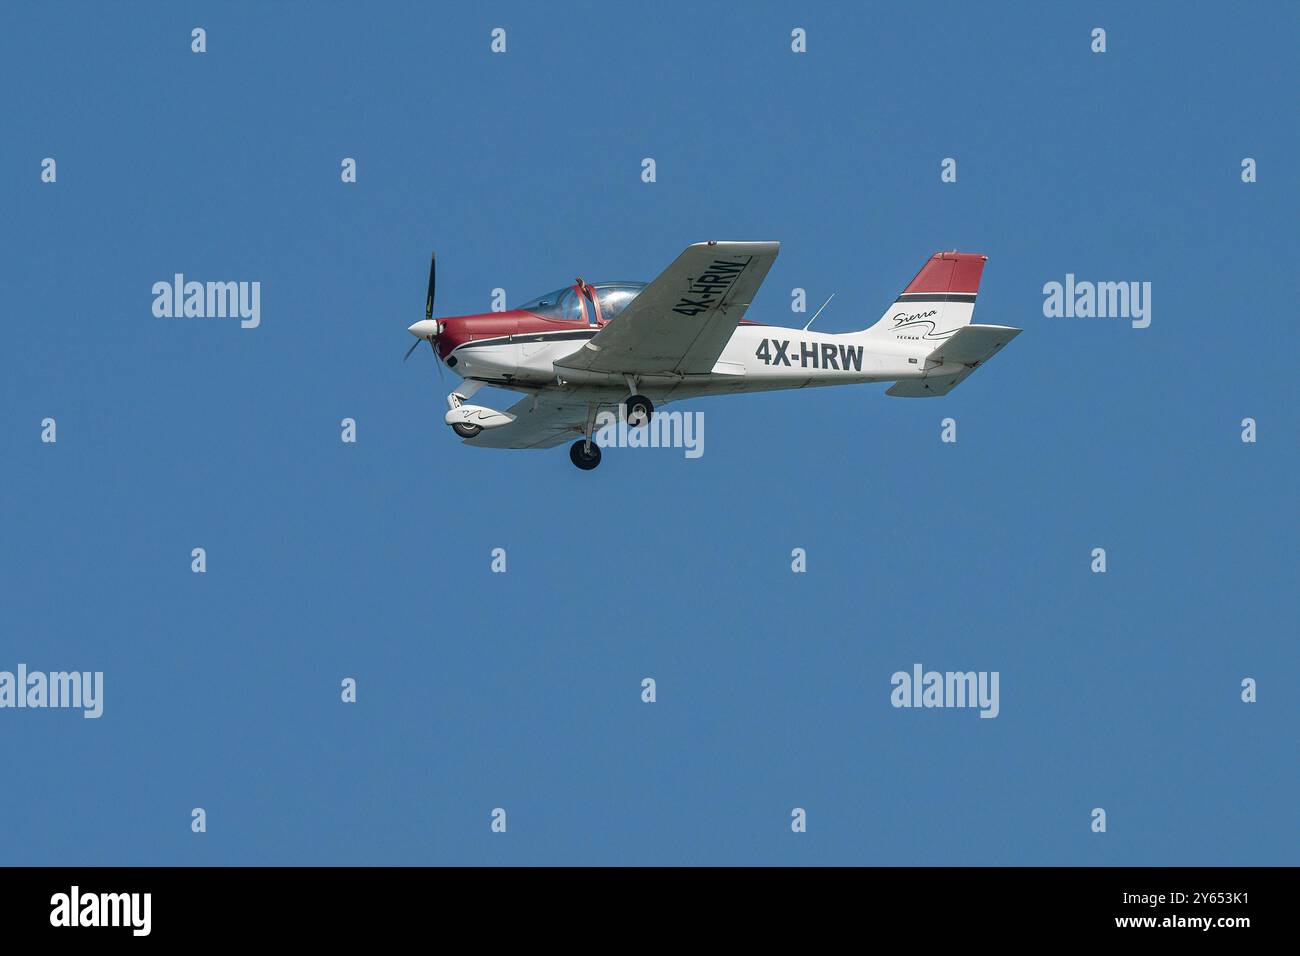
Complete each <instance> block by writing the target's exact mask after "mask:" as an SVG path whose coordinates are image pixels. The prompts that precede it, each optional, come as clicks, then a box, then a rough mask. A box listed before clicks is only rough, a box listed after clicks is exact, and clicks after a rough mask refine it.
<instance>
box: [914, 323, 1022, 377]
mask: <svg viewBox="0 0 1300 956" xmlns="http://www.w3.org/2000/svg"><path fill="white" fill-rule="evenodd" d="M1019 334H1020V329H1013V328H1010V327H1009V326H1006V325H967V326H964V327H963V328H960V329H958V330H957V331H956V332H954V333H953V334H952V336H951V337H949V339H948V341H947V342H944V343H943V345H940V346H939V347H938V348H937V349H935V350H934V351H933V352H931V353H930V354H929V355H927V356H926V358H925V361H926V364H927V365H929V364H931V363H932V362H941V363H942V362H955V363H956V364H958V365H970V366H972V367H973V366H976V365H979V364H980V362H984V361H987V360H988V359H990V358H992V357H993V354H994V353H995V352H997V350H998V349H1000V348H1002V346H1004V345H1006V344H1007V343H1008V342H1010V341H1011V340H1012V339H1014V338H1015V337H1016V336H1017V335H1019Z"/></svg>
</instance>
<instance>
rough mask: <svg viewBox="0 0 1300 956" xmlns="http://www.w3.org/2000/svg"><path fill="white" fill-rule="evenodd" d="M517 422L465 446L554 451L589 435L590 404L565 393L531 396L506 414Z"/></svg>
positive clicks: (487, 432) (486, 432)
mask: <svg viewBox="0 0 1300 956" xmlns="http://www.w3.org/2000/svg"><path fill="white" fill-rule="evenodd" d="M506 414H507V415H509V416H510V417H511V418H513V419H514V421H512V422H510V424H508V425H501V426H500V427H498V428H485V429H483V431H481V432H479V433H478V434H477V435H475V436H474V437H473V438H466V439H465V444H467V445H474V446H476V447H479V448H554V447H555V446H556V445H559V444H563V443H564V442H566V441H571V440H573V439H574V438H577V437H581V436H582V435H583V434H585V430H586V426H587V403H586V402H585V401H574V400H572V399H571V398H569V397H567V396H565V395H563V394H555V395H547V394H545V393H543V394H541V395H536V396H533V395H529V396H527V397H525V398H522V399H520V400H519V401H517V402H515V404H513V405H511V406H510V408H509V409H508V410H507V411H506Z"/></svg>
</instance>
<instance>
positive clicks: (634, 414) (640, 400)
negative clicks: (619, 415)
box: [623, 395, 655, 428]
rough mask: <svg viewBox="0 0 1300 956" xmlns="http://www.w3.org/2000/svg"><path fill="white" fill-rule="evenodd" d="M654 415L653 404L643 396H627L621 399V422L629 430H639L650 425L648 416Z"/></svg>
mask: <svg viewBox="0 0 1300 956" xmlns="http://www.w3.org/2000/svg"><path fill="white" fill-rule="evenodd" d="M654 413H655V407H654V404H653V403H652V402H651V401H650V399H648V398H646V397H645V396H644V395H629V396H628V397H627V398H625V399H623V420H624V421H625V422H627V424H628V427H629V428H640V427H641V426H642V425H649V424H650V416H652V415H653V414H654Z"/></svg>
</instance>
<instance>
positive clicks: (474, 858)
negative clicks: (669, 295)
mask: <svg viewBox="0 0 1300 956" xmlns="http://www.w3.org/2000/svg"><path fill="white" fill-rule="evenodd" d="M463 7H464V8H463V9H460V10H457V9H449V8H443V7H442V5H437V6H435V5H433V4H427V3H419V4H414V3H412V4H377V5H376V4H370V5H366V4H310V5H309V4H298V3H276V4H256V5H245V4H231V5H227V4H175V3H167V4H153V5H146V4H132V5H130V6H129V7H121V6H118V5H109V6H101V5H90V4H77V5H68V4H39V5H37V4H20V5H10V6H7V7H6V9H5V11H4V13H3V28H2V29H0V64H3V66H0V70H2V71H3V75H4V79H5V82H4V83H3V84H0V89H3V93H0V96H3V98H4V111H3V112H4V117H5V119H4V135H3V142H4V148H3V150H0V189H2V190H3V204H4V211H3V229H2V230H0V241H3V259H4V262H5V270H4V273H5V280H4V286H5V304H6V310H5V311H6V321H5V323H4V328H5V341H4V347H3V349H0V395H2V396H3V401H2V403H0V448H2V449H3V451H2V453H0V460H3V478H4V495H3V498H2V499H0V500H2V507H3V512H2V513H0V516H2V517H3V522H2V527H3V535H2V541H3V543H2V544H0V562H3V575H2V577H0V580H2V582H3V584H2V585H0V587H2V589H3V600H2V602H0V603H2V605H3V618H2V627H0V669H9V670H12V669H13V668H14V667H15V666H16V665H17V664H18V663H20V662H23V663H26V664H28V665H29V667H31V668H33V669H42V670H62V669H78V670H102V671H104V672H105V683H106V690H105V703H104V716H103V717H102V718H101V719H99V720H97V721H94V720H83V719H82V718H81V717H80V716H79V715H77V714H75V713H68V712H61V711H49V710H47V711H31V710H24V711H14V710H5V711H0V768H3V770H2V773H3V778H4V780H5V784H4V786H0V824H2V827H3V831H4V839H3V841H0V863H22V864H35V863H49V864H114V863H128V864H145V863H167V864H263V863H266V864H270V863H285V864H293V863H305V864H328V863H381V864H382V863H401V864H425V863H430V864H437V863H460V864H508V863H516V864H539V863H614V864H633V863H650V864H670V863H686V864H695V863H708V864H720V863H742V864H749V863H774V864H783V863H797V864H820V863H850V864H857V863H864V864H941V863H958V864H1110V863H1117V864H1175V863H1177V864H1261V863H1268V864H1283V863H1288V864H1295V863H1296V862H1297V859H1298V854H1297V823H1296V812H1295V810H1296V806H1297V797H1298V796H1300V793H1298V792H1297V791H1298V789H1300V788H1298V786H1297V784H1298V782H1300V777H1298V774H1297V761H1296V749H1297V748H1296V744H1297V726H1300V721H1298V718H1300V706H1298V705H1297V698H1296V690H1295V689H1296V687H1297V685H1298V684H1300V665H1298V655H1297V651H1296V626H1295V616H1296V598H1295V593H1296V584H1297V580H1296V560H1295V539H1296V530H1297V528H1296V498H1295V496H1296V480H1295V475H1296V468H1297V464H1300V462H1298V461H1297V454H1296V429H1297V415H1296V387H1295V372H1294V370H1293V369H1292V367H1291V366H1292V363H1293V362H1294V361H1295V355H1296V351H1297V350H1296V348H1295V346H1296V334H1295V329H1296V311H1297V310H1296V305H1295V303H1296V301H1297V297H1298V295H1300V288H1298V285H1300V283H1298V282H1297V261H1300V242H1298V241H1297V238H1296V223H1297V220H1298V216H1297V213H1298V212H1300V204H1298V203H1297V191H1296V177H1295V169H1294V164H1295V161H1296V157H1297V156H1298V155H1300V135H1298V134H1297V124H1296V122H1295V111H1296V96H1295V91H1296V89H1297V69H1296V66H1297V56H1296V49H1295V40H1296V35H1297V26H1298V25H1300V17H1298V15H1297V12H1296V8H1295V7H1294V6H1293V5H1290V4H1281V3H1278V4H1245V5H1241V6H1234V7H1233V8H1232V9H1230V10H1228V9H1224V10H1219V11H1217V12H1214V13H1212V14H1211V13H1208V12H1206V13H1198V12H1195V11H1190V10H1188V9H1187V8H1186V7H1185V6H1183V5H1178V4H1141V5H1136V6H1135V5H1132V4H1118V3H1117V4H1089V5H1075V6H1074V8H1073V9H1071V8H1068V7H1066V5H1056V4H1042V5H1040V4H1028V3H1026V4H1017V5H1015V6H1013V7H1009V8H1005V9H1001V8H999V7H997V6H994V7H988V6H987V5H972V4H939V5H935V4H925V5H902V4H900V5H884V4H881V5H870V6H867V5H863V4H855V5H852V8H851V9H850V8H849V5H829V4H828V5H825V6H816V7H812V8H806V9H800V8H799V7H796V6H795V5H791V4H775V3H773V4H743V5H741V4H728V3H716V4H700V3H690V4H685V3H683V4H671V3H669V4H654V5H637V6H635V7H628V8H625V9H621V10H613V9H609V8H608V7H607V6H606V5H604V4H591V5H583V6H576V7H569V6H566V5H563V4H561V5H554V4H546V5H538V4H536V3H519V4H493V5H490V6H483V5H479V4H465V5H463ZM195 26H203V27H205V28H206V30H207V34H208V41H207V42H208V52H207V53H206V54H203V55H195V54H193V53H191V52H190V30H191V29H192V28H193V27H195ZM497 26H500V27H504V28H505V29H506V30H507V50H508V52H507V53H506V54H505V55H492V54H491V53H490V52H489V32H490V30H491V29H492V28H493V27H497ZM1096 26H1102V27H1105V28H1106V30H1107V32H1108V37H1107V43H1108V52H1106V53H1105V54H1103V55H1094V54H1093V53H1091V52H1090V49H1089V45H1090V36H1089V34H1090V31H1091V29H1092V28H1093V27H1096ZM795 27H804V28H806V30H807V31H808V52H807V53H806V54H804V55H796V54H793V53H792V52H791V51H790V31H791V30H792V29H793V28H795ZM47 156H48V157H54V158H55V159H56V160H57V163H58V166H57V174H58V180H57V182H56V183H54V184H42V183H41V182H40V163H41V160H42V159H43V158H44V157H47ZM345 156H350V157H355V158H356V159H357V162H358V170H359V181H358V182H357V183H356V184H355V185H344V184H342V183H341V182H340V178H339V164H340V160H341V159H342V158H343V157H345ZM647 156H649V157H653V158H654V159H655V160H656V163H657V174H658V181H657V182H656V183H654V184H649V185H648V184H644V183H642V182H641V179H640V172H641V160H642V158H643V157H647ZM945 157H954V158H956V159H957V162H958V181H957V183H955V184H943V183H941V182H940V178H939V173H940V162H941V160H942V159H943V158H945ZM1243 157H1253V158H1255V159H1256V160H1257V162H1258V177H1259V181H1258V182H1257V183H1254V184H1250V185H1247V184H1243V183H1242V182H1241V177H1240V172H1241V160H1242V158H1243ZM710 238H724V239H779V240H780V241H781V242H782V243H783V246H782V252H781V256H780V258H779V259H778V261H777V263H776V265H775V266H774V267H773V269H772V271H771V273H770V274H769V276H768V279H767V282H766V284H765V286H764V288H763V290H762V292H761V294H760V296H759V297H758V299H757V301H756V302H755V303H754V306H753V308H752V310H751V312H750V317H751V318H755V319H758V320H762V321H770V322H773V323H779V324H802V322H803V321H804V320H805V319H806V316H796V315H792V314H791V312H790V290H791V289H792V288H794V287H802V288H805V289H807V290H808V297H809V299H810V300H812V305H813V306H815V305H816V304H817V303H819V302H820V301H821V300H822V299H824V298H825V297H826V296H827V295H829V294H830V293H831V292H838V296H837V298H836V299H835V301H834V302H833V303H832V305H831V307H830V308H829V309H828V310H827V311H826V313H825V314H824V315H823V316H822V317H821V318H820V319H819V320H818V327H819V328H821V329H823V330H826V331H846V330H850V329H856V328H861V327H864V326H865V325H867V324H869V323H871V322H874V321H875V320H876V319H877V318H878V317H879V316H880V314H881V313H882V311H883V310H884V308H885V307H886V305H887V304H888V303H889V302H890V301H891V300H892V297H893V296H894V295H895V294H896V293H897V292H898V291H899V290H900V289H901V288H902V287H903V285H904V284H905V283H906V282H907V281H908V279H910V278H911V276H912V275H913V274H914V273H915V272H916V270H917V268H918V267H919V266H920V265H921V263H922V262H923V260H924V259H925V257H926V256H928V255H929V254H931V253H932V252H934V251H936V250H940V249H952V248H956V249H960V250H965V251H971V252H982V253H985V254H987V255H988V256H989V263H988V267H987V269H986V270H985V273H984V282H983V286H982V288H981V295H980V301H979V305H978V307H977V309H976V314H975V319H976V321H977V322H978V321H982V322H986V323H1000V324H1008V325H1015V326H1019V327H1022V328H1023V329H1024V330H1025V331H1024V333H1023V334H1022V335H1021V336H1020V337H1019V338H1018V339H1017V340H1016V341H1015V342H1014V343H1013V344H1012V345H1011V346H1009V347H1008V348H1007V349H1006V351H1005V352H1003V353H1002V354H1001V355H999V356H998V357H997V358H996V359H995V360H994V361H993V362H991V363H990V364H989V366H988V367H987V368H984V369H981V370H980V371H979V372H977V373H976V374H975V375H974V376H972V378H971V379H970V380H968V381H967V382H966V383H965V384H963V385H961V386H960V387H959V388H958V389H956V390H955V391H954V392H953V393H952V394H951V395H949V396H948V397H946V398H943V399H935V400H898V399H891V398H886V397H884V395H883V391H884V388H883V386H857V387H851V388H843V389H827V390H817V391H808V392H804V393H797V394H770V395H757V396H751V397H741V398H715V399H707V400H701V401H698V402H694V403H691V404H689V405H687V406H685V408H686V409H687V410H696V411H703V412H704V413H705V417H706V433H705V440H706V445H705V454H704V456H703V457H702V458H700V459H699V460H695V461H688V460H685V459H684V458H683V457H682V454H681V452H680V451H670V450H659V451H656V450H644V451H637V450H624V451H618V450H614V449H611V450H609V451H607V452H606V455H605V461H604V464H603V465H602V466H601V467H600V469H598V470H597V471H595V472H593V473H590V474H584V473H580V472H578V471H577V470H576V469H574V468H573V467H572V465H571V464H570V463H569V461H568V456H567V454H566V453H565V451H564V449H563V448H560V449H555V450H552V451H549V452H507V451H499V452H498V451H485V450H476V449H472V448H467V447H465V446H463V445H461V444H460V443H459V442H458V441H457V440H455V438H454V437H453V436H452V435H451V434H450V432H449V430H448V429H447V428H446V427H445V426H444V425H443V424H442V414H443V411H444V408H445V406H444V403H443V398H444V396H445V394H446V392H447V391H448V389H449V387H450V385H451V384H452V383H453V382H455V381H457V379H456V378H455V376H451V375H448V376H446V379H445V380H444V381H443V382H440V381H439V380H438V378H437V376H436V375H435V368H434V365H433V363H432V361H430V359H429V357H428V353H427V350H421V351H420V352H418V353H417V354H416V355H415V356H412V359H411V361H410V362H408V363H406V364H405V365H403V364H402V362H401V357H402V353H403V352H404V351H405V350H406V348H407V347H408V346H409V345H410V343H411V338H410V336H409V335H408V334H407V333H406V331H405V328H406V326H407V325H408V324H409V323H410V322H412V321H414V320H415V319H418V318H421V317H422V315H423V304H424V286H425V277H426V270H427V263H428V255H429V252H430V250H431V249H437V250H438V252H439V263H440V282H439V288H438V311H439V312H440V313H442V314H463V313H467V312H478V311H486V310H487V309H488V308H489V307H490V295H491V290H492V289H493V288H496V287H502V288H504V289H506V290H507V295H508V299H509V301H510V302H511V303H512V304H513V303H520V302H522V301H524V300H525V299H527V298H529V297H531V296H534V295H536V294H538V293H541V292H544V291H546V290H549V289H553V288H556V287H557V286H560V285H562V284H564V283H566V282H568V281H570V280H571V279H572V277H574V276H575V275H579V274H581V275H583V276H586V277H588V278H591V279H596V278H628V279H650V278H652V277H653V276H654V275H655V274H656V273H657V272H658V271H659V270H660V269H662V268H663V267H664V266H665V265H667V263H668V262H669V261H671V259H672V258H673V257H674V256H675V255H676V254H677V253H678V252H680V251H681V249H682V248H683V247H684V246H685V245H686V244H687V243H689V242H693V241H698V240H703V239H710ZM176 272H182V273H184V274H185V275H186V276H187V277H190V278H194V279H200V280H247V281H252V280H257V281H259V282H261V284H262V301H261V311H262V317H261V326H260V327H259V328H257V329H253V330H242V329H240V328H239V327H238V326H237V324H235V323H233V322H232V321H230V320H224V321H223V320H211V321H208V320H201V319H164V318H156V317H154V316H153V314H152V312H151V305H152V301H153V298H152V294H151V292H150V289H151V286H152V284H153V283H154V282H157V281H160V280H163V281H167V280H170V278H171V276H172V275H173V274H174V273H176ZM1066 273H1074V274H1075V275H1076V276H1078V277H1079V278H1081V279H1091V280H1106V281H1121V280H1136V281H1149V282H1151V283H1152V286H1153V292H1152V323H1151V326H1150V328H1148V329H1145V330H1135V329H1133V328H1131V327H1130V325H1129V323H1128V322H1126V321H1122V320H1098V319H1093V320H1086V319H1065V318H1059V319H1048V318H1044V316H1043V311H1042V304H1043V294H1042V287H1043V284H1044V283H1046V282H1049V281H1053V280H1056V281H1061V280H1063V279H1064V277H1065V275H1066ZM483 397H484V398H486V399H487V400H488V401H497V400H500V401H508V400H509V397H508V396H503V395H502V394H500V393H496V394H493V393H488V392H485V393H483ZM47 416H49V417H54V418H56V419H57V422H58V442H57V444H55V445H48V444H42V443H41V441H40V422H41V420H42V419H43V418H45V417H47ZM1247 416H1249V417H1253V418H1255V419H1256V420H1257V421H1258V429H1259V441H1258V443H1256V444H1253V445H1248V444H1243V443H1242V442H1241V440H1240V430H1241V428H1240V422H1241V419H1242V418H1244V417H1247ZM344 417H352V418H355V419H356V421H357V423H358V435H359V439H358V442H357V443H356V444H355V445H345V444H343V443H341V442H340V440H339V422H340V420H341V419H342V418H344ZM944 417H953V418H955V419H956V420H957V422H958V442H957V443H956V444H955V445H946V444H942V443H941V442H940V441H939V422H940V419H942V418H944ZM195 547H203V548H206V550H207V555H208V572H207V573H206V574H205V575H196V574H192V573H191V572H190V551H191V549H192V548H195ZM497 547H502V548H505V549H506V550H507V554H508V569H509V570H508V572H507V573H506V574H503V575H502V574H492V573H490V571H489V560H490V552H491V550H492V549H493V548H497ZM795 547H803V548H806V549H807V552H808V565H809V570H808V572H807V573H806V574H803V575H795V574H792V573H791V571H790V552H791V549H792V548H795ZM1095 547H1104V548H1106V549H1107V552H1108V564H1109V570H1108V572H1107V573H1106V574H1105V575H1094V574H1091V573H1089V561H1090V552H1091V550H1092V549H1093V548H1095ZM916 662H921V663H923V664H924V665H925V666H926V667H927V668H936V669H939V670H967V669H971V670H990V671H991V670H996V671H999V672H1000V674H1001V714H1000V716H999V717H998V718H997V719H995V720H981V719H978V718H977V717H976V715H975V712H973V711H954V710H930V711H909V710H895V709H894V708H892V707H891V706H890V703H889V693H890V689H891V688H890V675H891V674H892V673H894V672H895V671H896V670H900V669H901V670H906V669H910V667H911V665H912V664H913V663H916ZM347 676H350V677H355V678H356V679H357V681H358V683H359V701H358V703H357V704H355V705H344V704H342V703H341V702H340V700H339V683H340V681H341V680H342V679H343V678H344V677H347ZM647 676H649V677H653V678H655V679H656V680H657V682H658V701H657V702H656V703H655V704H653V705H647V704H643V703H642V702H641V700H640V682H641V680H642V678H643V677H647ZM1244 677H1253V678H1255V679H1256V680H1257V681H1258V685H1259V701H1258V703H1256V704H1253V705H1248V704H1244V703H1242V702H1241V701H1240V699H1239V695H1240V681H1241V680H1242V678H1244ZM193 807H204V808H205V809H206V810H207V813H208V832H207V833H206V834H203V835H196V834H193V833H191V832H190V826H189V823H190V810H191V808H193ZM494 807H504V808H506V810H507V812H508V820H509V832H508V833H507V834H506V835H505V836H501V835H493V834H491V833H490V832H489V813H490V811H491V810H492V808H494ZM793 807H803V808H806V810H807V811H808V832H807V833H806V834H802V835H795V834H793V833H791V832H790V826H789V822H790V811H791V809H792V808H793ZM1094 807H1104V808H1105V809H1106V811H1107V813H1108V832H1107V833H1106V834H1104V835H1096V834H1093V833H1091V832H1090V830H1089V822H1090V817H1089V813H1090V811H1091V809H1092V808H1094Z"/></svg>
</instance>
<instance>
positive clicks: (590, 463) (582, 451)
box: [569, 438, 600, 471]
mask: <svg viewBox="0 0 1300 956" xmlns="http://www.w3.org/2000/svg"><path fill="white" fill-rule="evenodd" d="M569 461H571V462H573V463H574V464H575V465H577V466H578V467H579V468H581V469H582V470H583V471H591V469H593V468H595V467H596V466H597V465H599V464H600V446H599V445H597V444H596V443H595V442H592V443H591V446H590V447H588V446H587V440H586V439H585V438H579V439H578V440H577V441H575V442H574V443H573V444H572V445H570V446H569Z"/></svg>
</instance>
